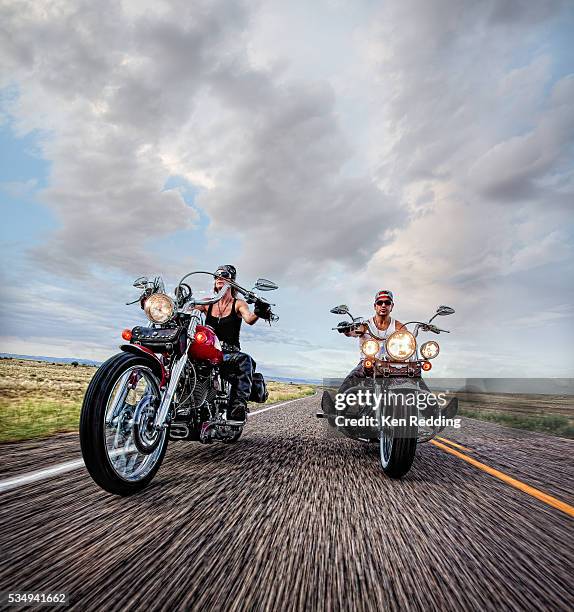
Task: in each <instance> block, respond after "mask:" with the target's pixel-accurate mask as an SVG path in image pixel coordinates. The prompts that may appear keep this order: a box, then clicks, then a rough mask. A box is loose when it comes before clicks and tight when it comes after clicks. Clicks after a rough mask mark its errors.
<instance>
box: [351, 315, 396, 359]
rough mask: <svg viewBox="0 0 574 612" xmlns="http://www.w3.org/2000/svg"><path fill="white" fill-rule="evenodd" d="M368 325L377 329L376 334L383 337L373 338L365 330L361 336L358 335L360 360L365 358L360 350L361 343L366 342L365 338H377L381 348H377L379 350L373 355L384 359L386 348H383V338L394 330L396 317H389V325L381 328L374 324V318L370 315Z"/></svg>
mask: <svg viewBox="0 0 574 612" xmlns="http://www.w3.org/2000/svg"><path fill="white" fill-rule="evenodd" d="M368 323H369V325H371V326H372V327H373V329H376V330H377V334H378V335H379V336H380V337H381V338H383V340H379V339H378V338H373V336H371V334H370V333H369V332H368V331H367V332H365V333H364V334H363V335H362V336H359V338H358V340H359V352H360V354H361V361H363V360H364V359H366V357H365V355H364V353H363V352H362V351H361V348H362V346H363V344H364V343H365V342H367V340H378V342H379V343H380V345H381V348H380V350H379V352H378V353H377V354H376V355H375V357H376V358H377V359H382V360H385V359H386V354H387V352H386V350H385V340H386V339H387V338H388V337H389V336H390V335H391V334H392V333H393V332H394V331H396V319H393V317H391V321H390V323H389V326H388V327H387V329H385V330H382V329H379V328H378V327H377V326H376V325H375V318H374V317H371V318H370V319H369V320H368ZM367 330H368V326H367Z"/></svg>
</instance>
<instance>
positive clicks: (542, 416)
mask: <svg viewBox="0 0 574 612" xmlns="http://www.w3.org/2000/svg"><path fill="white" fill-rule="evenodd" d="M457 396H458V398H459V414H460V415H461V416H466V417H470V418H473V419H480V420H483V421H491V422H494V423H500V424H501V425H506V426H508V427H515V428H517V429H527V430H529V431H540V432H543V433H548V434H553V435H556V436H561V437H563V438H574V397H572V396H569V395H534V394H520V393H457Z"/></svg>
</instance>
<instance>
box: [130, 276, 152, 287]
mask: <svg viewBox="0 0 574 612" xmlns="http://www.w3.org/2000/svg"><path fill="white" fill-rule="evenodd" d="M148 283H149V279H148V277H147V276H140V277H139V278H136V279H135V281H134V285H133V286H134V287H136V288H137V289H145V288H146V287H147V284H148Z"/></svg>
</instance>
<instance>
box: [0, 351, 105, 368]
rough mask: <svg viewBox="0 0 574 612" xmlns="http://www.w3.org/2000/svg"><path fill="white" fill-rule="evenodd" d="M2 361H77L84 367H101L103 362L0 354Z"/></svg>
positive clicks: (73, 358) (75, 358)
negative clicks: (7, 359)
mask: <svg viewBox="0 0 574 612" xmlns="http://www.w3.org/2000/svg"><path fill="white" fill-rule="evenodd" d="M0 358H1V359H6V358H9V359H29V360H31V361H48V362H51V363H73V362H74V361H77V362H78V363H80V364H82V365H90V366H100V365H102V362H101V361H93V360H92V359H82V358H81V357H46V356H45V355H16V354H14V353H0Z"/></svg>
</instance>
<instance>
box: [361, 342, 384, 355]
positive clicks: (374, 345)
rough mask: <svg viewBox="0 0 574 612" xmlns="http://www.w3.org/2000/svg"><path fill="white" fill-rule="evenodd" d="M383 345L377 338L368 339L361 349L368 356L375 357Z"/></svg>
mask: <svg viewBox="0 0 574 612" xmlns="http://www.w3.org/2000/svg"><path fill="white" fill-rule="evenodd" d="M380 348H381V345H380V344H379V343H378V342H377V341H376V340H367V341H366V342H363V345H362V346H361V350H362V351H363V354H364V355H366V356H367V357H374V356H375V355H376V354H377V353H378V352H379V350H380Z"/></svg>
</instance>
